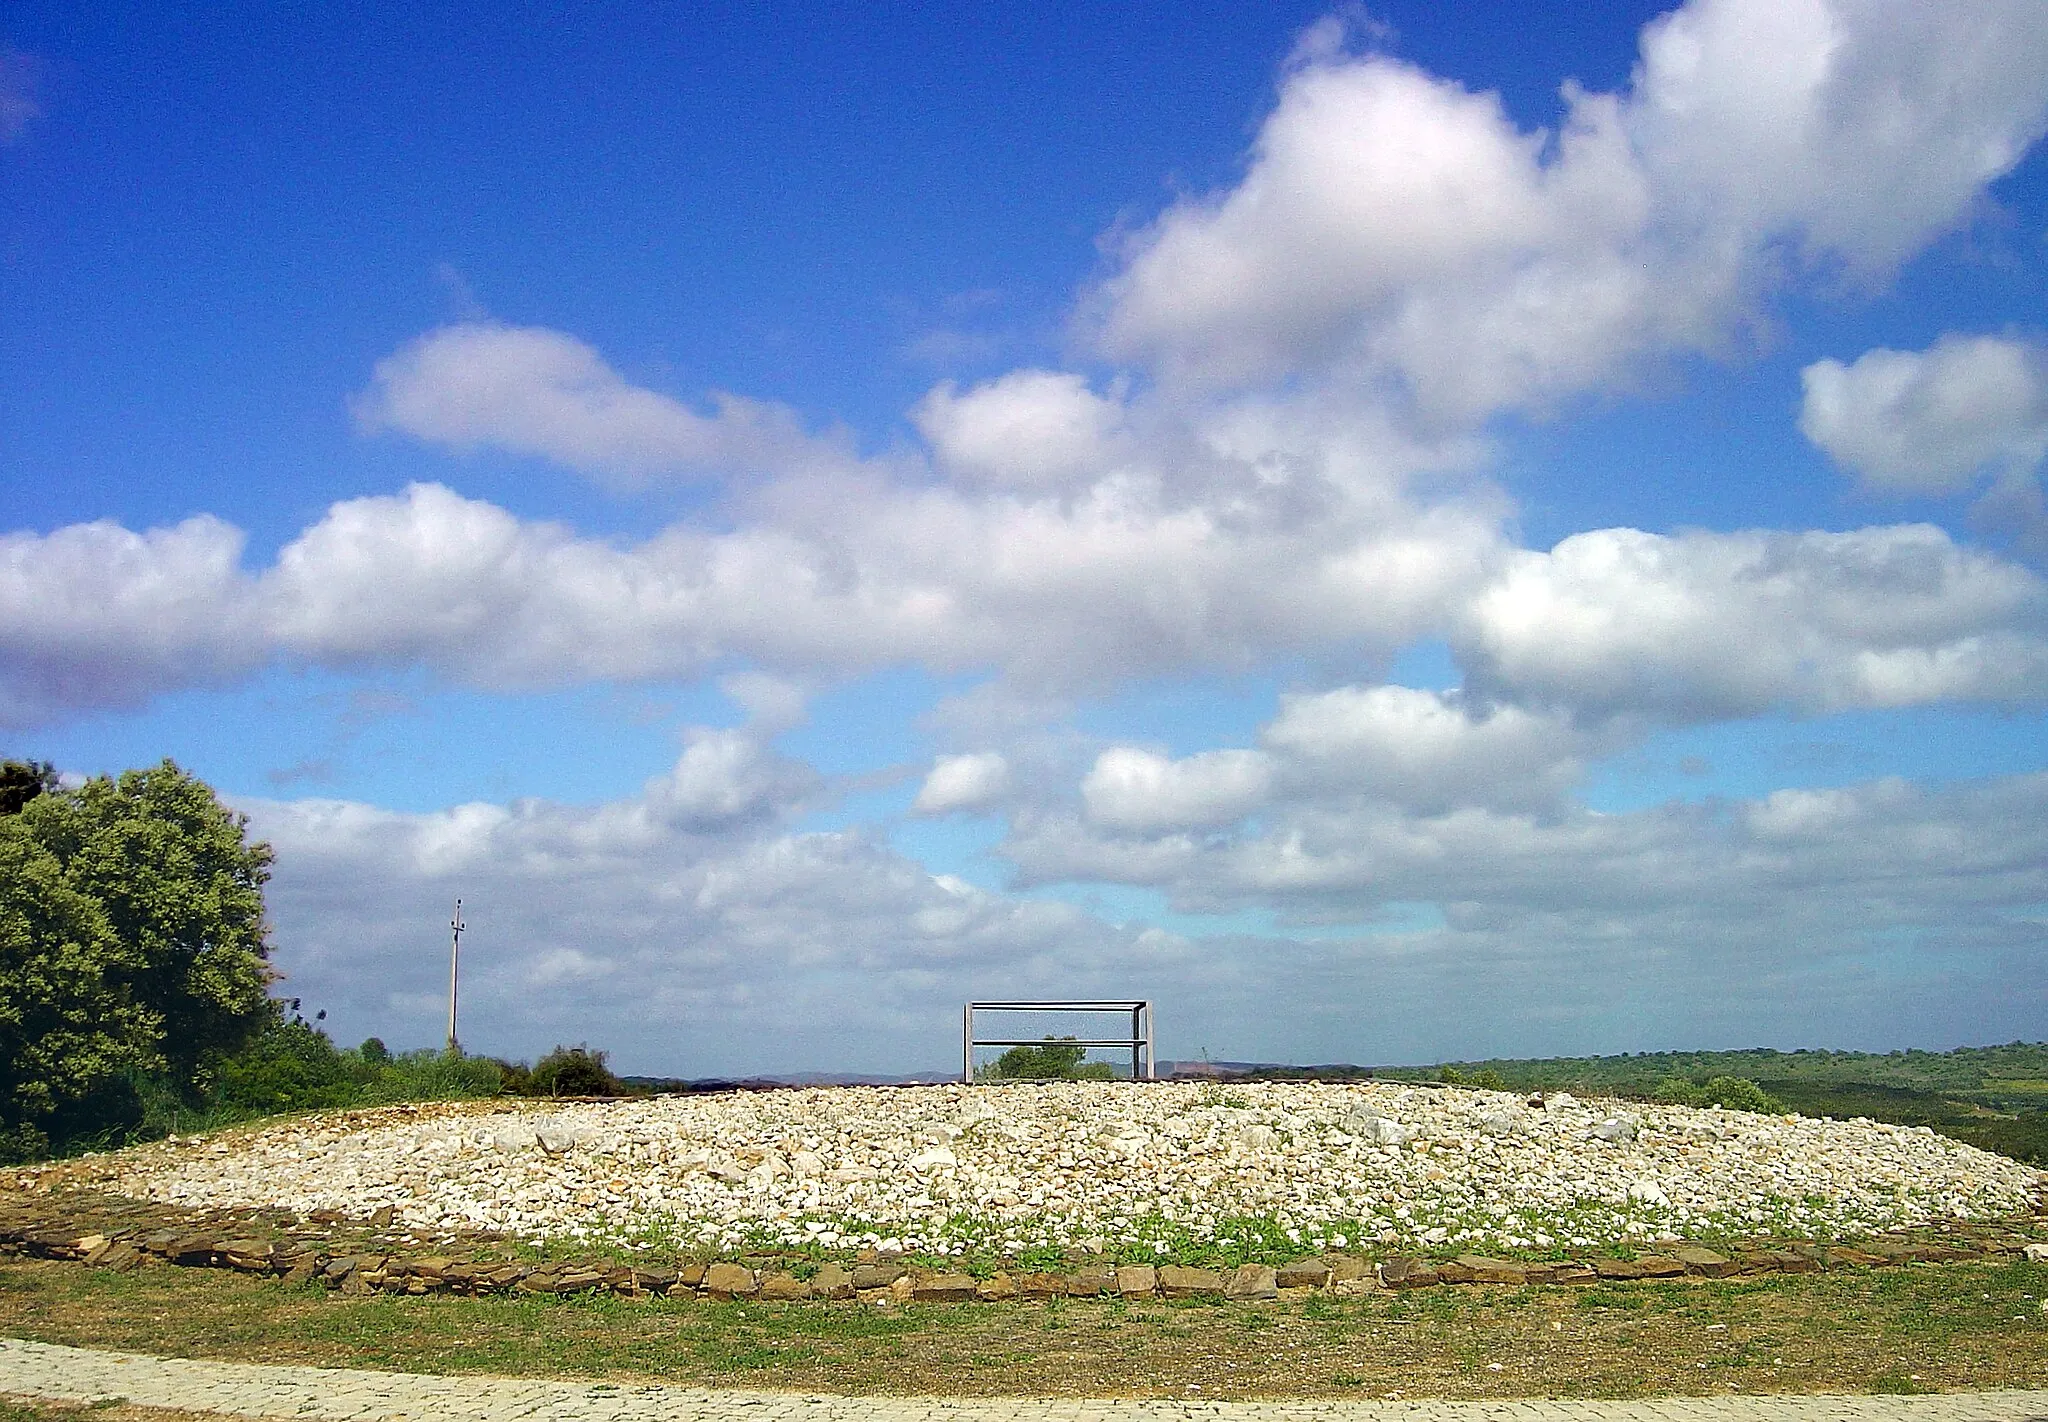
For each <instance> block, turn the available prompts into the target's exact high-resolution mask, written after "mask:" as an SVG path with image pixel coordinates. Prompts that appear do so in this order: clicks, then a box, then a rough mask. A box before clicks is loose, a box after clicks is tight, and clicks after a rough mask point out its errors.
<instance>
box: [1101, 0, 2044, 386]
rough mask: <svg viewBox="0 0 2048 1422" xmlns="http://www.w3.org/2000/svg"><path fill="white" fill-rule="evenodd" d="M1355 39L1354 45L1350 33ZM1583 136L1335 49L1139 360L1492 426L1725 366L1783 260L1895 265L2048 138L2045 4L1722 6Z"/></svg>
mask: <svg viewBox="0 0 2048 1422" xmlns="http://www.w3.org/2000/svg"><path fill="white" fill-rule="evenodd" d="M1324 33H1327V31H1324ZM1565 98H1566V103H1567V110H1568V112H1567V116H1566V119H1565V122H1564V123H1563V125H1562V127H1561V129H1560V131H1559V132H1557V133H1556V134H1554V135H1552V134H1546V133H1542V132H1530V131H1524V130H1521V129H1519V128H1517V127H1516V125H1515V124H1514V123H1513V122H1512V120H1511V119H1510V118H1509V117H1508V116H1507V114H1506V113H1505V111H1504V110H1503V108H1502V106H1501V104H1500V102H1499V101H1498V99H1497V98H1496V97H1495V96H1493V95H1490V94H1475V93H1472V92H1470V91H1469V90H1466V89H1464V88H1463V87H1461V86H1460V85H1458V84H1456V83H1454V82H1451V81H1448V80H1444V79H1439V78H1437V77H1434V76H1432V75H1429V74H1426V73H1424V72H1422V71H1421V70H1419V69H1417V68H1415V67H1413V66H1411V65H1408V64H1405V63H1402V62H1400V61H1398V60H1395V59H1393V58H1390V57H1387V56H1385V55H1380V54H1365V55H1351V54H1348V53H1346V52H1344V51H1343V50H1342V49H1341V47H1338V46H1335V45H1333V44H1330V43H1327V42H1325V43H1320V44H1316V43H1312V44H1310V45H1308V46H1306V47H1305V48H1304V50H1303V53H1302V55H1301V57H1300V59H1299V60H1298V61H1297V63H1296V65H1295V66H1294V68H1293V69H1292V70H1291V72H1290V73H1289V74H1288V75H1287V77H1286V80H1285V82H1284V84H1283V86H1282V89H1281V93H1280V100H1279V103H1278V105H1277V107H1276V108H1275V109H1274V111H1273V113H1272V114H1271V115H1270V116H1269V117H1268V118H1267V119H1266V121H1265V122H1264V124H1263V125H1262V126H1261V128H1260V130H1259V134H1258V137H1257V140H1256V142H1255V143H1254V145H1253V148H1252V152H1251V155H1250V158H1249V162H1248V164H1247V168H1246V172H1245V174H1244V177H1243V179H1242V180H1241V181H1240V182H1239V183H1237V184H1236V185H1235V186H1233V187H1231V188H1228V189H1226V190H1224V191H1221V192H1217V193H1212V194H1208V195H1205V196H1200V197H1194V198H1190V199H1187V200H1185V201H1183V202H1180V203H1178V204H1176V205H1175V206H1173V207H1172V208H1171V209H1169V210H1168V211H1167V212H1166V213H1165V214H1163V215H1162V216H1161V217H1160V218H1159V219H1158V220H1157V221H1156V222H1154V223H1153V224H1151V225H1150V226H1149V227H1146V228H1144V229H1142V230H1140V231H1139V232H1138V233H1136V234H1135V235H1134V236H1133V237H1132V238H1131V239H1130V240H1129V242H1128V243H1127V246H1126V257H1127V260H1126V263H1125V265H1124V267H1123V269H1122V270H1121V271H1118V272H1116V273H1114V274H1113V275H1112V276H1111V277H1110V278H1109V279H1108V280H1107V281H1106V282H1105V283H1104V285H1103V286H1102V288H1101V290H1100V291H1099V292H1098V293H1097V294H1096V298H1095V300H1094V302H1093V303H1092V306H1091V312H1092V321H1093V328H1094V330H1095V334H1096V336H1097V339H1098V341H1099V343H1100V344H1101V346H1102V348H1103V349H1105V350H1106V351H1107V352H1109V353H1110V354H1112V355H1115V356H1118V357H1121V358H1126V359H1135V360H1141V361H1145V362H1149V363H1152V364H1154V365H1156V366H1157V367H1159V368H1160V369H1161V370H1162V371H1163V372H1164V373H1165V374H1166V375H1167V376H1168V377H1169V378H1170V379H1175V380H1179V381H1182V382H1191V383H1194V384H1196V385H1206V386H1213V385H1218V384H1221V385H1231V384H1238V383H1245V382H1251V383H1264V382H1271V381H1276V380H1279V379H1281V378H1283V377H1287V376H1290V375H1296V374H1301V373H1306V374H1309V375H1311V376H1318V375H1319V376H1325V377H1331V378H1335V379H1337V380H1339V381H1342V382H1347V383H1363V384H1365V385H1366V386H1368V387H1369V388H1376V387H1378V386H1380V385H1382V384H1384V383H1387V382H1392V384H1393V385H1394V386H1395V387H1396V388H1398V389H1402V390H1405V391H1406V392H1407V393H1408V395H1409V397H1410V398H1411V399H1412V400H1413V401H1414V402H1415V404H1416V406H1417V407H1418V408H1419V409H1420V410H1421V412H1422V413H1424V414H1425V415H1427V416H1428V417H1430V418H1432V419H1435V420H1450V421H1469V420H1474V419H1479V418H1483V417H1484V416H1485V415H1487V414H1488V413H1490V412H1492V411H1494V410H1498V409H1502V408H1512V407H1517V406H1523V405H1528V404H1538V405H1541V404H1544V403H1546V402H1549V401H1552V400H1554V399H1555V398H1557V397H1559V396H1562V395H1566V394H1570V393H1572V392H1576V391H1581V390H1587V389H1593V388H1598V387H1600V386H1602V385H1604V384H1607V383H1610V382H1612V381H1615V380H1618V379H1626V378H1628V377H1629V375H1630V374H1631V371H1632V368H1633V367H1634V366H1636V365H1638V364H1640V363H1641V362H1642V361H1643V360H1645V359H1646V358H1651V357H1655V356H1658V355H1660V354H1663V353H1666V352H1672V351H1704V352H1709V353H1713V352H1717V351H1720V350H1722V349H1724V348H1725V347H1726V346H1727V345H1728V343H1729V342H1730V341H1731V340H1732V339H1734V338H1736V337H1738V336H1739V335H1740V334H1741V333H1742V331H1743V330H1744V329H1745V328H1747V327H1748V326H1750V325H1751V324H1753V323H1754V322H1755V321H1757V320H1758V319H1759V318H1760V316H1761V314H1762V311H1761V307H1760V298H1761V297H1762V296H1763V295H1764V294H1765V293H1766V292H1767V291H1768V290H1769V289H1770V288H1771V287H1772V286H1773V285H1775V284H1776V283H1777V282H1778V281H1779V280H1781V279H1782V276H1783V265H1784V264H1783V254H1784V253H1786V252H1791V253H1793V254H1795V255H1796V256H1797V257H1798V259H1799V261H1800V263H1801V264H1802V265H1804V266H1806V267H1807V268H1810V269H1826V268H1828V267H1830V266H1831V265H1835V264H1840V265H1841V266H1843V267H1846V268H1847V269H1848V270H1850V271H1851V272H1854V273H1856V274H1858V275H1859V276H1862V277H1864V278H1866V279H1868V278H1873V277H1876V276H1880V275H1882V274H1883V273H1885V272H1887V271H1889V270H1890V269H1891V268H1892V267H1894V266H1895V265H1896V264H1897V263H1899V262H1901V261H1902V260H1904V259H1905V258H1906V257H1908V256H1910V255H1912V254H1913V253H1914V252H1915V251H1917V250H1919V249H1920V248H1921V247H1923V246H1924V245H1925V244H1926V243H1928V242H1929V241H1931V240H1932V239H1934V238H1935V237H1937V236H1939V235H1941V234H1942V233H1944V232H1946V231H1948V230H1950V229H1951V228H1953V227H1955V226H1956V225H1958V224H1959V223H1960V222H1962V221H1963V219H1964V218H1965V217H1966V216H1967V215H1968V214H1969V212H1970V211H1971V208H1972V205H1973V203H1974V202H1975V201H1976V200H1977V197H1978V195H1979V194H1980V193H1982V191H1983V190H1984V187H1985V185H1986V184H1988V183H1990V182H1991V181H1993V180H1994V179H1996V178H1998V177H1999V176H2001V175H2002V174H2004V173H2006V172H2007V171H2009V170H2010V169H2011V168H2012V167H2013V166H2014V165H2015V164H2016V163H2017V162H2018V160H2019V158H2020V156H2021V155H2022V154H2023V153H2024V152H2025V151H2026V150H2027V149H2028V147H2030V146H2031V145H2032V144H2033V143H2034V142H2035V141H2036V140H2038V139H2039V137H2040V136H2041V134H2042V132H2043V129H2044V127H2048V32H2044V27H2043V26H2042V25H2041V24H2040V16H2039V13H2038V9H2037V7H2036V6H2034V5H2032V4H2031V3H2028V0H1971V3H1959V4H1953V5H1942V6H1924V7H1902V6H1888V5H1875V4H1867V3H1858V2H1857V0H1694V3H1692V4H1689V5H1687V6H1685V7H1684V8H1682V9H1680V10H1678V11H1675V12H1673V13H1672V14H1670V15H1668V16H1666V17H1664V18H1663V19H1661V20H1659V21H1657V22H1655V23H1653V24H1652V25H1650V26H1649V27H1647V28H1646V29H1645V31H1644V33H1643V37H1642V57H1641V62H1640V63H1639V64H1638V66H1637V68H1636V71H1635V74H1634V76H1633V79H1632V82H1631V84H1630V86H1629V87H1628V89H1627V90H1626V91H1624V92H1622V93H1618V94H1594V93H1588V92H1586V91H1584V90H1582V89H1579V88H1577V87H1574V86H1569V85H1568V86H1567V87H1566V90H1565Z"/></svg>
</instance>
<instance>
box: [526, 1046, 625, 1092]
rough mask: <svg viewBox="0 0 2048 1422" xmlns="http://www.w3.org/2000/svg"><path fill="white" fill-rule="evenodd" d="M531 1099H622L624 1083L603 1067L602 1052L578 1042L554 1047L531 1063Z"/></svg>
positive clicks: (529, 1088)
mask: <svg viewBox="0 0 2048 1422" xmlns="http://www.w3.org/2000/svg"><path fill="white" fill-rule="evenodd" d="M522 1094H525V1095H531V1096H624V1095H625V1094H626V1084H625V1083H624V1082H622V1081H620V1080H619V1079H618V1078H617V1077H616V1076H613V1075H612V1073H611V1068H609V1067H607V1066H606V1065H605V1053H603V1052H593V1051H591V1050H590V1048H589V1047H587V1046H585V1045H583V1044H582V1043H580V1042H579V1043H578V1044H577V1045H575V1046H573V1047H562V1046H558V1047H556V1048H555V1049H554V1050H553V1051H552V1052H549V1053H548V1054H547V1055H546V1056H544V1057H542V1058H541V1059H540V1060H539V1061H537V1062H535V1063H534V1064H533V1070H532V1072H531V1073H530V1079H529V1087H528V1090H527V1091H526V1092H525V1093H522Z"/></svg>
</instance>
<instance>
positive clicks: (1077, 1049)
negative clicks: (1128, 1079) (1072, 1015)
mask: <svg viewBox="0 0 2048 1422" xmlns="http://www.w3.org/2000/svg"><path fill="white" fill-rule="evenodd" d="M981 1075H983V1076H985V1077H991V1078H994V1079H995V1080H998V1081H1110V1080H1113V1079H1114V1078H1115V1076H1116V1071H1115V1070H1114V1068H1112V1067H1111V1066H1110V1064H1109V1063H1108V1062H1091V1061H1089V1060H1088V1049H1087V1048H1086V1047H1083V1046H1081V1045H1079V1044H1078V1043H1076V1042H1075V1041H1074V1039H1073V1038H1072V1037H1047V1038H1046V1039H1045V1042H1044V1044H1043V1045H1042V1046H1029V1047H1012V1048H1010V1050H1009V1051H1007V1052H1004V1053H1003V1054H1002V1055H1001V1056H999V1057H997V1058H996V1059H995V1060H994V1061H993V1062H990V1063H989V1064H988V1065H987V1066H985V1067H983V1068H982V1070H981Z"/></svg>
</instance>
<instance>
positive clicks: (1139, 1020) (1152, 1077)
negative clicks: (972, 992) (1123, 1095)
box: [960, 999, 1158, 1082]
mask: <svg viewBox="0 0 2048 1422" xmlns="http://www.w3.org/2000/svg"><path fill="white" fill-rule="evenodd" d="M978 1012H1116V1013H1125V1012H1128V1013H1129V1014H1130V1015H1131V1035H1130V1036H1128V1037H1086V1038H1081V1037H977V1036H975V1035H974V1016H975V1014H976V1013H978ZM1048 1042H1050V1043H1052V1044H1053V1045H1055V1046H1061V1047H1128V1048H1130V1051H1131V1080H1133V1081H1156V1080H1157V1079H1158V1073H1157V1072H1156V1071H1155V1070H1154V1065H1153V1060H1152V1004H1151V1002H1150V1001H1149V1000H1146V999H1133V1000H1124V1001H1114V1002H1098V1001H1089V1002H970V1003H968V1004H967V1005H966V1007H965V1008H963V1009H962V1010H961V1014H960V1079H961V1080H962V1081H965V1082H972V1081H973V1080H974V1049H975V1048H976V1047H1043V1046H1045V1045H1046V1044H1047V1043H1048Z"/></svg>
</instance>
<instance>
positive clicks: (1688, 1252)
mask: <svg viewBox="0 0 2048 1422" xmlns="http://www.w3.org/2000/svg"><path fill="white" fill-rule="evenodd" d="M1669 1252H1670V1255H1671V1257H1672V1258H1673V1259H1676V1260H1677V1261H1678V1262H1679V1263H1681V1264H1683V1265H1684V1266H1685V1271H1686V1273H1688V1274H1698V1275H1699V1276H1700V1277H1701V1278H1703V1279H1725V1278H1727V1277H1728V1276H1729V1275H1731V1274H1733V1273H1735V1272H1736V1270H1737V1269H1739V1268H1740V1267H1741V1266H1740V1265H1738V1264H1737V1263H1736V1262H1735V1261H1734V1260H1732V1259H1730V1258H1729V1257H1728V1256H1727V1255H1725V1254H1720V1253H1716V1252H1715V1251H1714V1250H1711V1249H1709V1248H1707V1247H1706V1246H1705V1245H1704V1244H1674V1245H1672V1246H1671V1249H1670V1251H1669Z"/></svg>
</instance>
